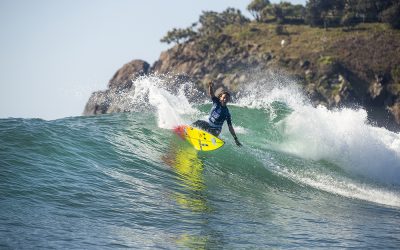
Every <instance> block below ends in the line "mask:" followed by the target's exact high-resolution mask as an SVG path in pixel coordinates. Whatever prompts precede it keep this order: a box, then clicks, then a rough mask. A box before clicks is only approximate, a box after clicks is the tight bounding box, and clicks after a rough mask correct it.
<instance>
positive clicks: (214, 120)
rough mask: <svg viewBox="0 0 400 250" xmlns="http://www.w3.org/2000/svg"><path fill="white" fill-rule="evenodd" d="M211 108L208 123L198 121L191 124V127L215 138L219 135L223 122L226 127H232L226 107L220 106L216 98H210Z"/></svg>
mask: <svg viewBox="0 0 400 250" xmlns="http://www.w3.org/2000/svg"><path fill="white" fill-rule="evenodd" d="M211 100H212V102H213V106H212V108H211V111H210V116H209V117H208V122H207V121H203V120H198V121H196V122H194V123H193V126H195V127H198V128H200V129H203V130H205V131H207V132H209V133H211V134H213V135H215V136H218V135H219V134H220V133H221V130H222V125H224V121H225V120H226V122H227V123H228V125H230V126H231V125H232V121H231V114H230V113H229V109H228V107H227V106H225V107H224V106H222V105H221V103H220V102H219V99H218V98H217V97H215V96H214V97H212V99H211Z"/></svg>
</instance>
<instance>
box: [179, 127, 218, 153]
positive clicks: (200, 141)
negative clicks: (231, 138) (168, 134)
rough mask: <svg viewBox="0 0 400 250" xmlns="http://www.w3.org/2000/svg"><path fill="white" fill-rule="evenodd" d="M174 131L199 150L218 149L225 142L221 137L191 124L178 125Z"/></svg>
mask: <svg viewBox="0 0 400 250" xmlns="http://www.w3.org/2000/svg"><path fill="white" fill-rule="evenodd" d="M174 131H175V133H176V134H177V135H178V136H179V137H181V138H182V139H184V140H186V141H187V142H189V143H190V144H191V145H192V146H193V147H194V148H195V149H196V150H198V151H212V150H216V149H218V148H220V147H222V146H223V145H224V144H225V142H224V141H223V140H221V139H220V138H218V137H216V136H214V135H212V134H210V133H208V132H206V131H204V130H201V129H199V128H196V127H192V126H189V125H179V126H176V127H175V128H174Z"/></svg>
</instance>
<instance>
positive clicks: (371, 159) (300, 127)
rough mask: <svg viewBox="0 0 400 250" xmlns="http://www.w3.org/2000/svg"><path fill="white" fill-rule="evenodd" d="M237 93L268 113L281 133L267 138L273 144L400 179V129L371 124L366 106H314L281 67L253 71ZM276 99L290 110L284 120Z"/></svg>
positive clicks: (391, 180) (384, 179)
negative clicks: (258, 71)
mask: <svg viewBox="0 0 400 250" xmlns="http://www.w3.org/2000/svg"><path fill="white" fill-rule="evenodd" d="M238 97H239V98H238V100H237V103H238V105H239V106H243V107H250V108H256V109H261V110H264V111H265V112H267V113H268V114H269V116H270V117H269V119H266V120H264V122H266V123H272V127H271V126H269V128H270V129H273V130H276V131H277V133H278V134H279V137H278V138H279V140H276V139H275V140H274V139H273V138H268V137H266V138H265V141H266V143H268V144H269V145H270V146H269V148H273V149H274V150H279V151H282V152H286V153H290V154H294V155H297V156H299V157H302V158H305V159H311V160H327V161H329V162H331V163H334V164H336V165H338V166H340V167H341V168H342V169H344V170H345V171H346V172H348V173H353V174H356V175H360V176H364V177H367V178H370V179H372V180H375V181H379V182H381V183H386V184H389V185H390V184H396V185H398V184H400V134H398V133H393V132H391V131H388V130H387V129H385V128H378V127H374V126H372V125H371V124H369V123H368V117H367V112H366V111H365V110H364V109H351V108H342V109H335V110H328V109H327V108H325V107H323V106H317V107H314V106H312V105H311V103H310V102H309V100H308V99H307V97H306V96H305V95H304V93H303V92H302V91H301V90H300V89H299V88H298V84H297V83H296V80H295V79H293V78H291V77H288V76H286V75H285V73H284V72H280V71H267V72H260V73H259V74H256V75H254V76H253V79H252V81H251V82H249V83H248V84H246V85H245V86H243V87H242V89H241V90H240V92H239V95H238ZM276 103H283V104H284V107H285V113H286V114H287V115H285V116H284V117H283V119H275V118H276V117H277V114H278V113H282V106H279V105H278V106H277V105H274V104H276ZM276 107H278V108H276ZM288 110H289V112H287V111H288ZM269 134H271V131H269ZM271 139H272V140H271Z"/></svg>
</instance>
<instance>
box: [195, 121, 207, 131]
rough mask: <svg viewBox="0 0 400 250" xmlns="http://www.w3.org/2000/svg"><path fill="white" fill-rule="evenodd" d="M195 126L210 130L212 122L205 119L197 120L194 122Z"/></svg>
mask: <svg viewBox="0 0 400 250" xmlns="http://www.w3.org/2000/svg"><path fill="white" fill-rule="evenodd" d="M192 126H193V127H196V128H199V129H202V130H205V131H208V130H209V129H210V124H208V122H206V121H203V120H197V121H195V122H194V123H193V124H192Z"/></svg>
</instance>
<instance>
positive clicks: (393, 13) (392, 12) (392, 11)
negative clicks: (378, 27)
mask: <svg viewBox="0 0 400 250" xmlns="http://www.w3.org/2000/svg"><path fill="white" fill-rule="evenodd" d="M381 19H382V21H384V22H386V23H388V24H389V25H390V26H391V27H392V28H393V29H400V3H397V4H394V5H392V6H391V7H389V8H388V9H386V10H384V11H383V12H382V13H381Z"/></svg>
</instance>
